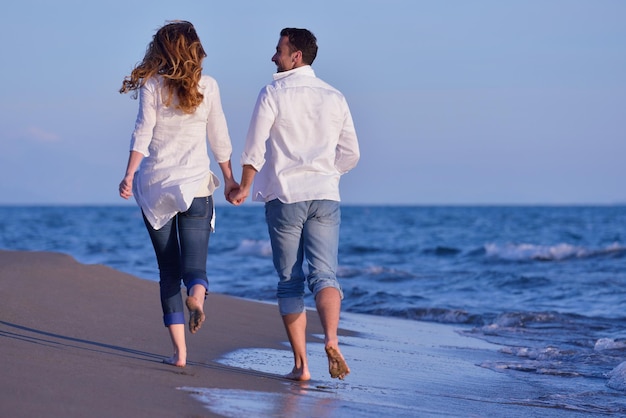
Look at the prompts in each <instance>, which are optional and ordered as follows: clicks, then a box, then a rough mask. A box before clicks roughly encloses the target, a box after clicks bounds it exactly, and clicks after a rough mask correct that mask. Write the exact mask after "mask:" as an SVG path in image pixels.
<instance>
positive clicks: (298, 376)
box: [285, 367, 311, 382]
mask: <svg viewBox="0 0 626 418" xmlns="http://www.w3.org/2000/svg"><path fill="white" fill-rule="evenodd" d="M285 379H289V380H296V381H298V382H306V381H307V380H311V373H310V372H309V368H308V367H302V368H296V367H294V368H293V370H292V371H291V373H289V374H287V375H285Z"/></svg>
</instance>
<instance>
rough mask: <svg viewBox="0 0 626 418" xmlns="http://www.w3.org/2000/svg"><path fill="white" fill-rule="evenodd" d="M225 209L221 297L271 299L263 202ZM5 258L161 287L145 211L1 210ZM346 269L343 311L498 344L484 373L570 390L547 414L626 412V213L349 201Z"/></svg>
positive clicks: (550, 400) (215, 269)
mask: <svg viewBox="0 0 626 418" xmlns="http://www.w3.org/2000/svg"><path fill="white" fill-rule="evenodd" d="M216 213H217V217H216V230H215V233H214V234H213V235H212V236H211V241H210V244H209V257H208V263H207V267H208V274H209V281H210V291H212V292H217V293H224V294H228V295H233V296H237V297H243V298H247V299H253V300H260V301H267V302H274V301H275V286H276V275H275V272H274V268H273V265H272V261H271V248H270V245H269V240H268V236H267V229H266V225H265V221H264V211H263V206H262V205H261V204H250V205H245V206H243V207H231V206H218V207H217V208H216ZM0 248H2V249H8V250H26V251H55V252H62V253H66V254H69V255H71V256H73V257H74V258H76V259H77V260H78V261H79V262H81V263H85V264H104V265H107V266H110V267H112V268H114V269H117V270H120V271H123V272H126V273H130V274H132V275H135V276H138V277H140V278H144V279H147V280H155V281H156V280H158V271H157V268H156V260H155V258H154V254H153V250H152V247H151V244H150V240H149V238H148V235H147V232H146V231H145V227H144V225H143V221H142V219H141V215H140V212H139V210H138V209H137V208H136V207H134V206H84V207H83V206H28V207H23V206H3V207H0ZM339 265H340V267H339V271H338V275H339V278H340V282H341V285H342V287H343V290H344V294H345V299H344V302H343V306H342V309H343V311H344V312H345V313H346V315H348V316H349V315H351V314H358V315H367V316H370V317H372V318H374V319H375V320H376V321H380V320H384V318H389V320H390V321H392V319H393V321H396V320H403V321H420V322H428V323H441V324H449V325H453V326H454V327H455V328H456V330H457V332H458V333H459V334H461V335H464V336H467V337H470V338H471V339H474V340H476V341H482V342H485V343H488V344H492V345H494V346H495V347H497V350H498V356H497V360H493V359H491V360H490V359H486V360H485V361H482V362H481V363H479V364H477V366H476V367H479V368H480V369H481V370H484V371H488V372H489V373H494V375H495V374H506V375H509V376H513V378H515V379H520V380H523V381H525V382H527V383H529V382H530V383H532V384H543V385H553V386H554V387H555V388H557V387H558V388H561V390H560V391H557V390H556V389H555V395H554V396H553V397H550V396H548V397H545V398H542V399H541V400H534V401H533V402H535V403H536V404H541V406H543V407H545V408H547V409H548V410H550V409H555V410H561V411H576V412H580V413H583V414H584V413H588V414H600V415H604V414H626V400H624V399H626V397H624V395H625V394H626V363H624V364H623V363H622V362H623V361H624V360H626V313H625V312H626V206H349V205H345V206H343V207H342V226H341V238H340V250H339ZM16 280H19V278H16ZM306 301H307V304H308V305H309V306H313V303H312V299H311V297H310V295H307V299H306ZM390 323H394V322H390ZM401 323H405V322H401ZM563 387H565V388H566V389H562V388H563ZM557 392H558V396H557ZM564 392H565V393H566V394H564Z"/></svg>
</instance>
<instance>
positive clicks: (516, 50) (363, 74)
mask: <svg viewBox="0 0 626 418" xmlns="http://www.w3.org/2000/svg"><path fill="white" fill-rule="evenodd" d="M3 9H4V10H3V13H2V15H1V16H0V22H1V25H0V33H1V34H2V39H3V42H2V46H0V48H1V49H0V50H1V51H2V56H3V59H2V65H1V66H0V75H1V76H2V80H3V87H2V94H1V95H0V110H1V112H0V142H1V144H2V152H1V153H0V204H124V203H125V202H124V201H123V200H122V199H120V198H119V197H118V195H117V185H118V183H119V181H120V179H121V177H122V175H123V172H124V169H125V164H126V159H127V156H128V146H129V138H130V134H131V131H132V128H133V124H134V121H135V117H136V112H137V101H135V100H132V99H131V98H130V96H129V95H120V94H119V93H117V91H118V89H119V87H120V84H121V81H122V79H123V78H124V76H126V75H127V74H128V73H129V72H130V70H131V69H132V67H133V66H134V64H136V63H137V62H138V61H140V60H141V58H142V56H143V53H144V52H145V48H146V46H147V44H148V42H149V41H150V39H151V37H152V35H153V34H154V32H155V30H156V29H157V28H158V27H160V26H161V25H162V24H163V23H165V21H167V20H172V19H186V20H190V21H191V22H193V23H194V25H195V26H196V28H197V30H198V32H199V35H200V38H201V40H202V42H203V44H204V46H205V49H206V50H207V53H208V58H207V59H206V60H205V63H204V68H205V72H206V73H207V74H210V75H212V76H213V77H215V78H216V79H217V81H218V83H219V85H220V88H221V93H222V102H223V105H224V110H225V113H226V117H227V120H228V124H229V129H230V133H231V138H232V141H233V146H234V153H233V164H234V166H235V172H236V174H237V177H239V176H240V173H241V169H240V167H239V156H240V153H241V149H242V145H243V141H244V139H245V134H246V131H247V128H248V122H249V118H250V114H251V111H252V107H253V105H254V102H255V99H256V96H257V93H258V91H259V90H260V88H261V87H262V86H263V85H264V84H266V83H268V82H270V81H271V75H272V73H273V72H274V71H275V66H274V65H273V63H272V62H271V61H270V58H271V56H272V54H273V53H274V49H275V46H276V42H277V41H278V34H279V31H280V29H282V28H283V27H286V26H295V27H306V28H309V29H311V30H312V31H313V32H314V33H315V34H316V36H317V38H318V43H319V48H320V49H319V54H318V58H317V60H316V62H315V63H314V64H313V67H314V69H315V70H316V72H317V75H318V76H319V77H320V78H322V79H324V80H326V81H328V82H329V83H331V84H333V85H334V86H335V87H337V88H339V89H340V90H341V91H342V92H343V93H344V94H345V95H346V97H347V99H348V102H349V104H350V107H351V109H352V113H353V117H354V120H355V125H356V128H357V133H358V135H359V140H360V143H361V150H362V159H361V162H360V164H359V166H358V167H357V168H356V169H355V170H354V171H353V172H351V173H349V174H347V175H346V176H344V178H343V179H342V184H341V188H342V198H343V201H344V202H345V203H350V204H420V205H422V204H614V203H625V202H626V187H625V186H624V180H625V179H626V164H625V162H624V159H625V158H624V157H625V156H626V25H625V24H624V22H626V2H625V1H622V0H519V1H518V0H511V1H502V0H475V1H470V0H457V1H454V0H449V1H443V0H428V1H422V0H334V1H329V0H318V1H315V2H284V1H263V0H229V1H219V2H218V1H208V0H196V1H191V0H178V1H160V0H150V1H147V0H137V1H133V0H127V1H118V0H109V1H106V2H105V1H98V2H88V1H82V0H80V1H79V0H76V1H71V0H57V1H54V2H49V1H44V0H41V1H35V0H22V1H19V2H12V3H11V4H10V5H5V6H3ZM214 170H217V171H219V170H218V169H217V166H214ZM217 195H218V199H217V201H218V202H224V200H223V198H222V197H221V193H220V192H218V193H217ZM125 204H131V203H125Z"/></svg>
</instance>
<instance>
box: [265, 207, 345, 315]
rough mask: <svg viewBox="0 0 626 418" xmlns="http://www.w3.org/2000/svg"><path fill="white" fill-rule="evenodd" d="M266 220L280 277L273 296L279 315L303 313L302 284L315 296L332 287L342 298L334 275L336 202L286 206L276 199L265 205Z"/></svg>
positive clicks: (337, 235) (335, 266) (336, 229)
mask: <svg viewBox="0 0 626 418" xmlns="http://www.w3.org/2000/svg"><path fill="white" fill-rule="evenodd" d="M265 219H266V221H267V226H268V230H269V235H270V241H271V244H272V257H273V261H274V267H275V268H276V272H277V273H278V278H279V281H278V290H277V294H276V296H277V297H278V307H279V309H280V313H281V315H288V314H292V313H301V312H304V310H305V306H304V284H305V281H306V282H307V284H308V287H309V290H310V291H311V292H312V293H313V295H314V296H316V295H317V293H318V292H319V291H320V290H322V289H324V288H327V287H333V288H336V289H337V290H338V291H339V293H340V295H341V297H342V298H343V293H342V291H341V286H340V285H339V282H338V281H337V276H336V271H337V254H338V251H339V225H340V223H341V211H340V208H339V202H336V201H332V200H311V201H305V202H297V203H289V204H286V203H282V202H281V201H280V200H278V199H275V200H272V201H269V202H267V203H266V204H265ZM305 259H306V262H307V265H308V274H307V275H306V277H305V273H304V270H303V263H304V260H305Z"/></svg>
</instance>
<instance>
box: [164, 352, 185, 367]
mask: <svg viewBox="0 0 626 418" xmlns="http://www.w3.org/2000/svg"><path fill="white" fill-rule="evenodd" d="M163 363H165V364H169V365H170V366H176V367H185V366H186V362H185V360H182V359H181V358H179V357H178V355H177V354H174V355H173V356H172V357H170V358H166V359H163Z"/></svg>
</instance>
